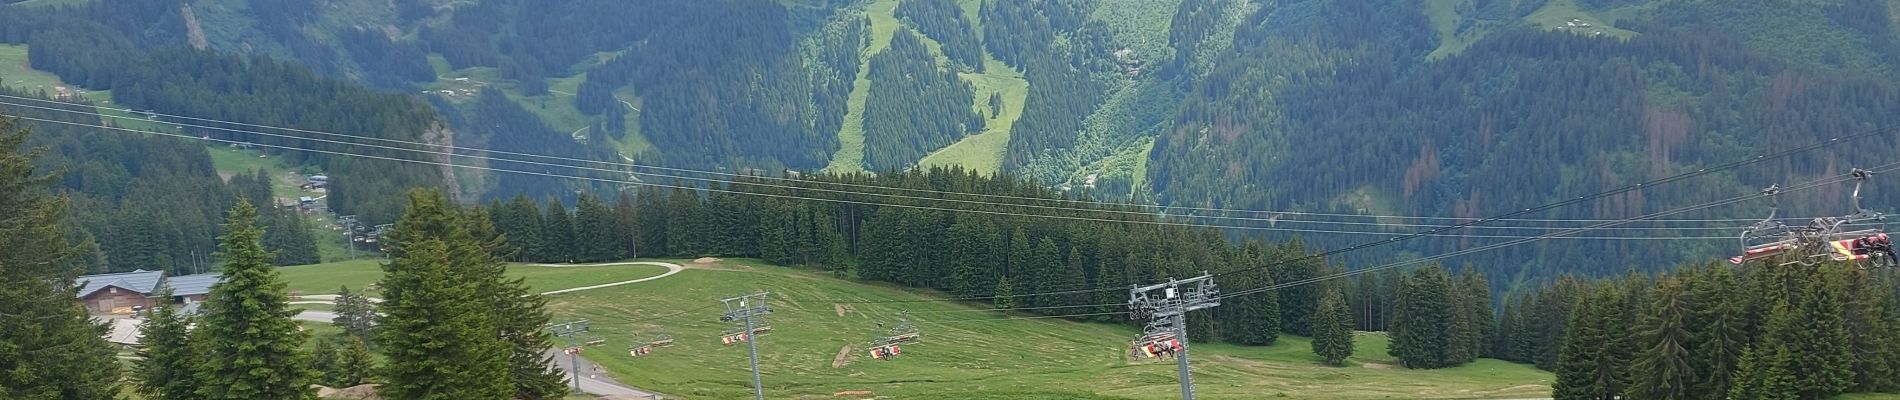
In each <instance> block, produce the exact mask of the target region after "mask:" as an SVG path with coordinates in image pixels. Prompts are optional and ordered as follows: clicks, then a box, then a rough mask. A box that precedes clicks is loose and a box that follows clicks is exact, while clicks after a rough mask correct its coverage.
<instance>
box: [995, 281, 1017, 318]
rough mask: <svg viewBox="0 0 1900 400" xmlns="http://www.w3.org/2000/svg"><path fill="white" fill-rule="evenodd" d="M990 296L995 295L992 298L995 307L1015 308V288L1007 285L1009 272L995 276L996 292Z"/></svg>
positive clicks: (1000, 308) (1003, 308)
mask: <svg viewBox="0 0 1900 400" xmlns="http://www.w3.org/2000/svg"><path fill="white" fill-rule="evenodd" d="M992 296H993V297H995V299H993V300H995V301H994V304H995V306H996V309H998V310H1008V309H1012V308H1016V298H1015V290H1014V289H1011V288H1010V287H1009V274H1003V276H999V277H997V278H996V294H994V295H992Z"/></svg>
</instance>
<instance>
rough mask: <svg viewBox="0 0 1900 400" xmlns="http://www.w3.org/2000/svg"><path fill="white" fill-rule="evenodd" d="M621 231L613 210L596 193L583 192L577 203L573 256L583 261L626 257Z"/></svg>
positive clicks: (575, 205)
mask: <svg viewBox="0 0 1900 400" xmlns="http://www.w3.org/2000/svg"><path fill="white" fill-rule="evenodd" d="M623 248H624V246H622V245H621V242H620V234H619V230H618V229H615V228H614V213H613V209H612V208H608V207H607V203H606V202H603V201H601V200H600V197H597V196H594V194H593V193H588V192H582V193H581V197H580V200H578V201H576V202H575V203H574V258H575V260H578V261H581V262H602V261H614V260H619V259H621V258H624V257H626V253H625V252H623V251H621V250H622V249H623Z"/></svg>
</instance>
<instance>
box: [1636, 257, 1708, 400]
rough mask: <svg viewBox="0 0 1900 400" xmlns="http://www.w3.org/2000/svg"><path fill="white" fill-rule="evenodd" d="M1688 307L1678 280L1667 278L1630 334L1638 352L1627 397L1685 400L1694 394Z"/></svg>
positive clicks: (1693, 370)
mask: <svg viewBox="0 0 1900 400" xmlns="http://www.w3.org/2000/svg"><path fill="white" fill-rule="evenodd" d="M1677 279H1680V278H1677ZM1689 308H1690V302H1689V294H1688V293H1685V289H1684V288H1683V287H1682V282H1681V281H1678V280H1676V279H1670V280H1667V281H1664V282H1663V283H1662V285H1661V286H1660V287H1659V288H1658V289H1657V291H1656V295H1655V296H1654V298H1653V299H1651V302H1650V305H1649V307H1648V310H1647V311H1646V312H1645V313H1644V314H1643V317H1642V323H1640V324H1638V325H1637V327H1636V330H1635V332H1634V333H1635V334H1636V338H1635V339H1636V340H1635V342H1636V344H1637V345H1638V346H1640V347H1639V348H1640V349H1642V351H1639V352H1637V353H1636V360H1635V362H1634V363H1632V364H1631V373H1630V375H1631V377H1632V378H1634V382H1633V383H1632V385H1631V386H1630V393H1629V395H1630V396H1631V397H1634V398H1643V399H1686V398H1689V397H1690V395H1691V394H1692V393H1694V392H1693V390H1692V389H1691V386H1692V385H1693V383H1694V382H1695V381H1696V375H1697V374H1696V370H1695V367H1694V366H1693V365H1691V362H1690V353H1692V350H1691V349H1692V348H1693V347H1692V345H1691V344H1690V339H1689V332H1688V327H1687V323H1688V318H1689V315H1688V314H1689V311H1690V310H1689Z"/></svg>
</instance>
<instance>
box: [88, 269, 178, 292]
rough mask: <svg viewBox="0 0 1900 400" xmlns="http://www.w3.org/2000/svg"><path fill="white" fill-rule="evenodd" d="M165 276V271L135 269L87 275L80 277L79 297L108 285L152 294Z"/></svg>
mask: <svg viewBox="0 0 1900 400" xmlns="http://www.w3.org/2000/svg"><path fill="white" fill-rule="evenodd" d="M164 277H165V273H164V272H160V271H146V270H142V269H141V270H134V271H132V272H120V273H116V274H100V275H86V276H81V277H79V282H80V284H81V285H83V286H81V287H80V288H79V297H86V296H88V295H91V294H93V293H94V292H98V291H100V290H105V289H106V287H107V286H111V287H116V288H120V289H125V290H130V291H134V292H138V293H141V294H151V293H152V291H154V290H157V289H158V282H159V281H160V280H163V279H164Z"/></svg>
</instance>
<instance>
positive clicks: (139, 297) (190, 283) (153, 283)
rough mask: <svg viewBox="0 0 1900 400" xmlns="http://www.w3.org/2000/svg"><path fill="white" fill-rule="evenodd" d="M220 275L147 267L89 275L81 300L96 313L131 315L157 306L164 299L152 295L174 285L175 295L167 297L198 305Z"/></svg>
mask: <svg viewBox="0 0 1900 400" xmlns="http://www.w3.org/2000/svg"><path fill="white" fill-rule="evenodd" d="M218 278H219V276H218V275H217V274H198V275H185V276H176V277H169V278H168V277H166V276H165V273H164V272H161V271H146V270H135V271H132V272H121V273H116V274H100V275H86V276H81V277H79V282H80V285H81V286H80V288H79V299H80V302H82V303H85V305H86V311H87V312H91V313H93V314H131V313H132V312H133V311H135V310H148V309H151V308H152V307H153V306H157V305H158V304H159V303H158V301H160V299H154V298H152V296H156V295H158V292H160V290H161V289H162V288H165V287H170V288H171V289H172V297H171V298H169V299H163V300H165V301H169V302H171V303H174V304H183V305H185V306H186V308H196V307H195V306H196V305H197V304H199V303H202V302H204V300H205V296H206V295H208V294H210V293H211V285H213V284H216V283H218Z"/></svg>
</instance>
